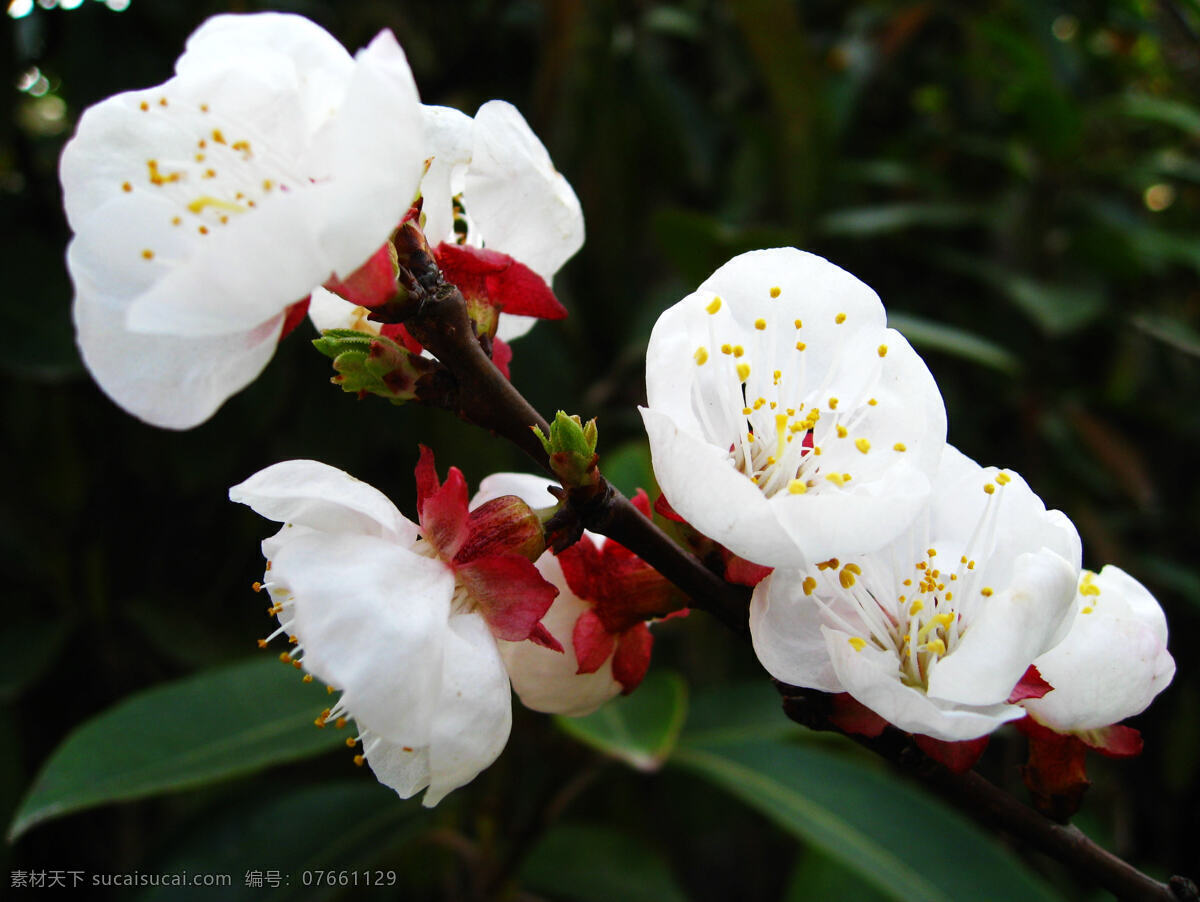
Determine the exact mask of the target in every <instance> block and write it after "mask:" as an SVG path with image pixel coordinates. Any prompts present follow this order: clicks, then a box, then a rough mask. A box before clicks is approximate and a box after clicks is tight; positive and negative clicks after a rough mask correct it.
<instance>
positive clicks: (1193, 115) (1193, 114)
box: [1112, 93, 1200, 136]
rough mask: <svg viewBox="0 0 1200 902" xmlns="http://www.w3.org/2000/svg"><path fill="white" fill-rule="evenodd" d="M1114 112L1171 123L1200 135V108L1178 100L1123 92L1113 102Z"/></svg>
mask: <svg viewBox="0 0 1200 902" xmlns="http://www.w3.org/2000/svg"><path fill="white" fill-rule="evenodd" d="M1112 110H1113V112H1114V113H1117V114H1118V115H1122V116H1129V117H1131V118H1134V119H1144V120H1147V121H1149V122H1157V123H1160V124H1162V125H1169V126H1172V127H1173V128H1177V129H1179V130H1180V131H1183V132H1186V133H1187V134H1189V135H1192V136H1197V135H1200V110H1197V109H1196V108H1195V107H1193V106H1189V105H1188V104H1186V103H1183V102H1181V101H1178V100H1170V99H1168V98H1166V97H1152V96H1150V95H1149V94H1135V93H1129V94H1123V95H1122V96H1121V97H1119V98H1118V99H1117V100H1116V101H1114V102H1113V103H1112Z"/></svg>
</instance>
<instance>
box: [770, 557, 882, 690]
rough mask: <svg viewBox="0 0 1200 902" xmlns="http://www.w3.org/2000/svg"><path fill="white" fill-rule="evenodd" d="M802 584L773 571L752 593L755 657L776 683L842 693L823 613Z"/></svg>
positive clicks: (800, 578) (789, 574) (788, 574)
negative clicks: (824, 628)
mask: <svg viewBox="0 0 1200 902" xmlns="http://www.w3.org/2000/svg"><path fill="white" fill-rule="evenodd" d="M803 578H804V574H803V573H802V572H799V573H797V572H791V571H786V570H775V571H774V572H772V573H771V575H770V576H768V577H767V578H766V579H764V580H762V581H761V582H759V584H758V585H757V586H755V587H754V596H753V598H752V600H751V602H750V638H751V639H752V640H753V642H754V653H755V654H756V655H758V660H759V662H760V663H761V664H762V666H763V667H765V668H766V670H767V673H769V674H771V676H773V677H775V679H777V680H782V681H783V682H785V683H790V684H791V685H793V686H803V687H805V688H808V689H820V690H821V691H822V692H845V691H846V690H845V687H843V686H842V683H841V681H840V680H839V679H838V676H837V672H836V671H835V670H834V669H833V662H832V661H830V659H829V653H828V651H827V650H826V645H825V637H824V635H823V634H822V632H821V628H822V624H823V623H824V618H823V617H822V612H821V609H820V608H819V607H818V604H817V601H816V599H815V598H813V597H812V596H811V595H807V594H805V592H804V589H803V587H802V581H803ZM894 666H895V665H894V663H893V667H894Z"/></svg>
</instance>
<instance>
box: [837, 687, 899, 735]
mask: <svg viewBox="0 0 1200 902" xmlns="http://www.w3.org/2000/svg"><path fill="white" fill-rule="evenodd" d="M829 722H830V723H832V724H833V725H834V726H835V727H837V728H838V729H839V730H842V731H843V732H845V733H850V734H851V735H854V736H867V737H870V738H872V739H873V738H875V737H876V736H878V735H879V734H880V733H882V732H883V731H884V728H885V727H887V725H888V722H887V721H886V720H884V719H883V718H882V717H880V716H879V715H878V714H876V713H875V712H874V711H872V710H871V709H870V708H868V707H867V706H866V705H864V704H863V703H862V702H860V701H859V700H858V699H856V698H855V697H854V696H853V695H851V694H850V693H849V692H839V693H838V694H837V695H835V696H833V711H832V712H831V713H830V715H829Z"/></svg>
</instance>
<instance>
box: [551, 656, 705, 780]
mask: <svg viewBox="0 0 1200 902" xmlns="http://www.w3.org/2000/svg"><path fill="white" fill-rule="evenodd" d="M687 706H688V703H687V684H686V683H685V682H684V681H683V678H682V677H681V676H679V674H677V673H674V672H672V671H658V672H654V673H651V674H650V675H649V676H647V677H646V679H645V680H644V681H643V682H642V685H640V686H638V688H637V690H636V691H635V692H633V693H632V694H630V695H628V696H625V697H624V698H618V699H615V700H613V701H611V702H609V703H608V704H606V705H604V706H603V707H602V708H601V709H600V710H599V711H596V712H595V713H593V714H588V715H587V716H585V717H556V718H555V721H556V722H557V723H558V725H559V727H561V728H562V730H563V731H564V732H566V733H567V734H569V735H570V736H573V737H574V738H576V739H578V740H579V741H580V742H583V743H585V744H587V745H590V746H592V748H595V749H599V750H600V751H602V752H604V753H605V754H606V755H611V756H612V757H614V758H617V759H619V760H621V761H624V762H625V763H626V764H628V765H629V766H630V767H633V768H636V769H637V770H643V771H654V770H658V768H660V767H662V765H663V762H664V761H666V760H667V758H668V756H670V754H671V751H672V749H674V748H675V743H676V742H677V741H678V739H679V731H680V729H681V728H682V727H683V722H684V720H685V719H686V718H687Z"/></svg>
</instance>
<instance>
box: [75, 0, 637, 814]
mask: <svg viewBox="0 0 1200 902" xmlns="http://www.w3.org/2000/svg"><path fill="white" fill-rule="evenodd" d="M60 175H61V180H62V185H63V194H64V198H65V204H66V210H67V218H68V221H69V223H70V225H71V228H72V230H73V231H74V233H75V237H74V239H73V240H72V242H71V246H70V249H69V253H68V265H69V268H70V271H71V276H72V279H73V281H74V284H75V303H74V317H75V323H76V329H77V338H78V343H79V346H80V349H81V351H82V353H83V357H84V360H85V362H86V364H87V366H88V368H89V369H90V371H91V373H92V375H93V376H94V377H95V379H96V381H97V382H98V383H99V385H100V387H101V388H102V389H103V390H104V391H105V392H106V393H107V394H108V395H109V396H110V397H111V398H112V399H113V400H114V401H116V402H117V403H118V404H119V405H121V406H122V407H124V408H125V409H126V410H128V411H129V412H130V413H133V414H134V415H136V416H138V417H139V418H141V419H143V420H145V421H146V422H148V423H151V424H153V425H157V426H164V427H168V428H179V429H183V428H190V427H192V426H195V425H197V424H199V423H201V422H203V421H204V420H206V419H208V418H209V417H210V416H211V415H212V414H213V413H214V412H215V411H216V410H217V408H218V407H219V406H220V405H221V404H222V403H224V401H225V400H226V399H227V398H228V397H229V396H231V395H232V394H233V393H235V392H237V391H239V390H240V389H241V388H243V387H244V386H245V385H247V384H248V383H250V382H251V381H253V379H254V378H255V377H256V376H257V375H258V374H259V373H260V372H261V371H262V369H263V368H264V367H265V366H266V365H267V363H268V361H269V360H270V358H271V356H272V354H273V353H274V350H275V347H276V345H277V344H278V342H279V341H280V339H281V338H282V337H283V336H284V335H286V334H287V333H288V331H290V330H291V329H292V328H293V327H294V326H295V325H296V324H297V323H298V322H299V321H301V320H302V319H303V318H304V316H305V313H306V312H307V313H308V314H309V316H310V318H311V320H312V322H313V324H314V325H315V326H316V327H317V328H318V329H322V330H323V329H330V328H352V329H359V330H363V331H367V332H373V333H377V332H378V331H379V329H378V327H377V326H376V325H375V324H373V323H371V322H368V321H367V314H368V313H369V311H367V310H365V309H364V308H363V307H361V306H357V305H356V304H355V303H353V302H352V301H350V300H346V299H343V297H340V296H338V295H337V294H334V293H333V292H332V291H329V290H326V288H325V287H323V286H325V285H329V286H331V287H333V288H335V289H338V290H341V291H343V292H344V293H346V294H354V293H355V291H356V290H357V289H359V288H360V287H362V286H366V287H367V289H368V290H370V291H378V290H379V289H380V287H381V282H382V283H383V284H382V289H383V290H384V291H385V292H386V291H387V290H388V289H387V283H388V282H389V281H390V280H393V279H394V276H393V275H392V274H391V272H390V265H389V264H388V253H387V251H388V247H387V245H388V243H389V240H390V238H391V235H392V233H393V231H394V230H395V229H396V228H397V226H398V225H399V224H401V222H402V221H403V220H404V219H405V218H406V216H408V215H410V213H411V211H412V210H413V209H414V205H415V204H416V203H417V202H419V203H420V207H419V209H420V216H421V219H420V224H421V226H422V228H423V231H424V235H425V240H426V241H427V242H428V244H429V245H430V247H431V248H433V249H434V253H435V255H437V254H439V252H444V253H447V254H448V253H449V252H450V251H449V250H446V249H447V248H449V249H450V250H453V249H455V248H465V249H466V250H468V251H473V252H476V253H477V254H479V255H482V256H481V259H482V260H483V261H484V262H485V265H486V266H489V267H491V268H492V270H496V269H498V268H504V267H509V266H515V267H518V268H520V269H521V270H522V272H524V271H526V270H527V271H528V272H529V273H532V274H533V276H532V277H533V278H535V279H538V280H540V281H541V282H544V283H545V286H546V290H547V292H548V290H549V286H550V283H551V280H552V278H553V276H554V274H555V273H556V272H557V271H558V269H559V268H560V267H561V266H562V264H563V263H564V262H566V260H567V259H569V258H570V257H571V256H572V255H573V254H574V253H575V252H576V251H577V250H578V249H579V247H580V246H581V245H582V243H583V215H582V211H581V209H580V205H579V201H578V200H577V199H576V197H575V194H574V192H573V191H572V190H571V187H570V185H569V184H568V183H567V181H566V179H565V178H563V176H562V175H560V174H559V173H558V172H557V171H556V170H555V169H554V166H553V164H552V163H551V161H550V157H549V154H548V153H547V152H546V149H545V147H543V146H542V144H541V142H540V141H539V140H538V139H537V137H536V136H535V135H534V134H533V132H532V131H531V130H530V128H529V126H528V125H527V124H526V122H525V120H524V119H523V118H522V117H521V114H520V113H519V112H518V111H517V109H516V108H515V107H513V106H512V105H511V104H508V103H505V102H503V101H499V100H495V101H490V102H488V103H486V104H484V105H483V106H482V107H480V109H479V110H478V112H477V113H476V115H475V116H474V117H473V118H472V117H470V116H467V115H465V114H464V113H461V112H459V111H458V110H454V109H450V108H447V107H439V106H425V105H422V104H421V102H420V100H419V98H418V94H417V89H416V85H415V83H414V81H413V77H412V73H411V72H410V70H409V66H408V62H407V60H406V59H405V56H404V52H403V50H402V49H401V48H400V46H399V44H398V43H397V41H396V39H395V37H394V36H393V35H392V34H391V32H388V31H384V32H382V33H380V34H379V35H378V36H377V37H376V38H375V39H374V40H373V41H372V42H371V43H370V45H369V46H368V47H367V48H365V49H364V50H362V51H360V52H359V53H358V55H357V56H355V57H351V56H350V55H349V54H348V53H347V52H346V51H345V49H343V48H342V46H341V45H340V44H339V43H338V42H337V41H336V40H335V39H334V38H333V37H331V36H330V35H329V34H328V33H326V32H325V31H324V30H323V29H321V28H320V27H319V26H317V25H315V24H313V23H312V22H310V21H308V20H307V19H304V18H302V17H299V16H294V15H286V14H276V13H263V14H256V15H223V16H216V17H214V18H212V19H209V20H208V21H207V22H205V23H204V24H203V25H202V26H201V27H200V28H199V29H198V30H197V31H196V32H195V33H194V34H193V35H192V36H191V38H190V39H189V40H188V42H187V47H186V50H185V52H184V54H183V56H181V57H180V59H179V60H178V62H177V64H176V74H175V76H174V77H173V78H171V79H170V80H169V81H167V82H165V83H164V84H162V85H159V86H157V87H154V88H148V89H145V90H139V91H132V92H129V93H125V94H121V95H118V96H115V97H111V98H109V99H108V100H105V101H104V102H102V103H100V104H98V105H96V106H95V107H92V108H91V109H89V110H87V111H86V112H85V113H84V114H83V116H82V117H81V119H80V122H79V126H78V129H77V132H76V134H75V136H74V137H73V138H72V139H71V141H69V142H68V144H67V146H66V149H65V150H64V153H63V157H62V163H61V172H60ZM114 223H119V224H120V228H114V227H113V224H114ZM381 261H382V264H381ZM497 261H499V262H497ZM380 273H382V277H381V276H380ZM525 284H528V283H525ZM485 290H486V289H485ZM465 292H466V289H465V288H464V293H465ZM555 303H557V302H555ZM514 306H515V305H514ZM496 319H497V320H498V322H494V323H493V326H494V327H495V333H496V334H495V337H496V338H497V339H500V340H505V339H512V338H516V337H519V336H520V335H523V334H524V333H525V332H527V331H528V330H529V328H530V327H531V326H532V324H533V322H534V319H533V318H532V317H530V316H521V315H514V314H511V313H510V314H506V313H504V311H503V310H502V309H498V312H497V317H496ZM417 475H418V484H419V492H418V494H419V497H420V499H421V509H420V514H421V516H420V524H419V525H418V524H415V523H412V522H411V521H409V520H407V519H405V518H404V517H403V515H401V514H400V513H399V512H398V511H397V510H396V508H395V507H394V506H393V505H392V504H391V502H390V501H388V500H387V498H386V497H384V496H383V495H382V494H381V493H380V492H378V491H377V490H376V489H374V488H372V487H370V486H368V485H366V484H364V483H362V482H359V481H358V480H355V479H353V477H351V476H349V475H348V474H346V473H343V472H342V471H340V470H336V469H334V468H332V467H328V466H326V465H324V464H321V463H317V462H315V461H289V462H286V463H282V464H277V465H275V466H273V467H269V468H267V469H266V470H263V471H262V472H260V473H258V474H256V475H255V476H253V477H251V478H250V479H248V480H246V481H245V482H244V483H242V484H241V485H238V486H236V487H234V488H233V489H232V490H231V491H230V496H231V498H232V499H233V500H235V501H239V502H242V503H244V504H247V505H249V506H250V507H252V508H253V509H254V510H256V511H257V512H258V513H260V514H262V515H263V516H265V517H268V518H270V519H274V520H277V521H279V522H282V523H283V524H284V526H283V528H282V529H281V530H280V531H279V532H278V533H277V534H276V535H275V536H274V537H272V538H270V539H267V540H266V541H265V542H264V543H263V553H264V555H265V557H266V558H267V561H268V564H267V568H268V569H267V574H266V576H265V578H264V580H263V583H262V585H263V587H265V588H266V589H267V590H268V592H269V593H270V596H271V599H272V606H271V612H272V613H273V614H274V615H275V616H276V617H277V618H278V623H279V628H278V629H277V630H276V631H275V633H274V634H273V636H272V637H271V638H274V637H275V636H286V637H287V638H288V639H289V641H290V643H291V645H290V648H289V651H287V652H285V653H284V654H283V657H285V658H286V659H287V660H288V661H291V662H293V663H295V664H296V665H297V666H300V667H302V668H303V669H304V670H305V671H306V672H307V673H308V674H309V675H310V676H309V677H308V678H309V679H311V678H313V677H316V678H319V679H321V680H323V681H325V682H326V683H327V684H328V685H329V686H331V687H335V688H336V689H338V690H340V691H341V695H340V697H339V700H338V702H337V704H336V705H335V706H334V707H333V708H332V709H331V710H329V711H327V712H325V713H324V714H323V715H322V716H321V717H320V718H319V721H320V722H321V723H322V724H324V723H325V722H326V721H328V722H330V723H337V724H338V725H341V726H345V725H347V724H348V723H349V722H350V721H351V720H353V721H354V723H355V726H356V735H355V736H353V737H351V740H352V744H357V743H358V742H361V743H362V754H361V757H360V758H359V761H360V763H369V764H370V766H371V768H372V769H373V770H374V772H375V773H376V775H377V776H378V777H379V779H380V780H381V781H382V782H384V783H386V784H387V785H389V786H392V787H393V788H395V789H396V791H397V792H399V793H400V795H402V796H404V797H408V796H411V795H413V794H415V793H417V792H419V791H421V790H422V789H426V790H427V791H426V793H425V796H424V802H425V804H426V805H433V804H436V803H437V802H438V801H439V800H440V799H441V798H442V797H443V796H444V795H445V794H446V793H447V792H449V791H450V790H452V789H454V788H455V787H457V786H461V785H462V784H464V783H466V782H468V781H469V780H471V779H473V778H474V776H475V775H476V774H477V773H478V772H479V771H480V770H482V769H483V768H484V767H486V766H487V765H488V764H490V763H491V761H492V760H494V759H495V757H496V756H497V755H498V754H499V753H500V751H501V750H502V749H503V747H504V745H505V742H506V741H507V737H508V731H509V726H510V722H511V710H510V702H509V696H510V689H509V675H510V672H511V673H512V675H513V680H514V682H515V684H516V687H517V691H518V692H519V693H521V694H522V696H525V695H526V694H527V693H528V695H529V700H530V704H531V705H532V706H534V707H537V708H538V709H539V710H544V711H552V712H564V713H571V714H581V713H586V712H587V711H589V710H592V709H594V708H595V707H597V706H598V705H600V704H601V703H602V702H603V701H605V700H607V699H608V698H611V697H612V696H613V695H615V694H616V693H617V692H618V691H620V689H621V685H620V683H618V682H617V681H616V680H615V679H614V678H613V675H612V668H611V663H610V664H608V665H607V666H606V667H605V668H599V669H598V670H597V671H596V672H591V673H587V674H579V675H577V674H576V672H575V671H576V670H577V669H578V666H577V662H576V660H575V656H574V652H573V651H571V650H570V648H569V644H570V643H569V639H570V635H569V629H570V627H569V626H567V627H565V629H566V637H565V638H566V639H567V640H568V649H566V650H564V649H563V647H562V644H561V643H560V641H559V640H558V639H556V638H555V636H554V634H553V633H554V629H555V624H559V623H560V622H561V624H564V625H565V624H566V623H567V619H569V618H570V613H571V611H573V610H576V609H577V608H578V607H579V606H580V605H583V604H584V602H583V601H582V600H580V599H578V598H577V597H575V596H574V595H572V594H571V592H570V590H569V588H568V587H567V585H566V583H565V581H564V580H563V577H562V572H561V569H557V565H556V562H555V561H554V559H553V557H552V556H550V555H544V556H543V557H544V560H543V561H541V562H539V564H538V568H540V569H541V573H539V570H538V569H535V567H534V566H533V564H532V563H531V561H530V560H529V559H528V558H529V557H534V558H536V557H537V556H538V555H539V554H540V553H541V551H542V547H543V546H542V545H541V542H542V539H541V527H540V525H536V520H535V521H534V524H535V526H536V533H537V538H536V541H535V540H533V539H532V538H530V534H529V531H530V530H532V529H533V528H534V527H530V526H529V523H528V519H527V517H525V516H524V515H525V514H528V512H529V507H528V506H526V505H525V504H524V502H521V501H519V500H517V499H516V497H515V496H526V497H529V498H530V501H531V502H532V503H533V504H534V506H547V505H549V504H551V503H552V502H553V499H552V498H551V497H550V496H549V495H547V494H546V492H545V485H546V481H545V480H538V481H535V482H531V481H530V478H528V477H511V478H510V477H506V476H499V477H494V478H493V480H492V481H491V483H490V489H491V491H489V486H485V493H484V494H481V496H480V497H478V498H476V499H475V500H474V501H473V502H472V503H471V505H470V512H469V511H468V505H467V499H466V494H465V491H466V489H465V483H464V482H463V481H462V477H461V474H459V473H458V472H457V471H455V470H452V471H451V476H450V478H449V479H448V480H447V482H446V484H445V485H444V486H442V485H439V484H438V481H437V478H436V474H435V473H434V472H433V462H432V457H431V456H428V457H427V456H426V455H424V454H423V456H422V462H421V464H420V465H419V466H418V471H417ZM506 480H507V482H506ZM497 486H507V488H506V490H505V491H504V492H496V491H494V489H495V488H496V487H497ZM500 495H505V496H506V497H507V499H508V500H507V501H505V500H503V499H501V498H500ZM534 495H536V496H537V497H536V499H535V498H534V497H533V496H534ZM514 501H516V506H514V505H513V504H512V503H511V502H514ZM522 524H524V525H522ZM522 530H525V531H524V532H523V531H522ZM542 574H545V576H543V575H542ZM556 596H557V597H558V598H559V602H558V604H557V605H555V607H554V609H553V611H549V612H548V609H549V608H550V605H551V602H552V601H553V600H554V598H555V597H556ZM564 610H565V611H566V612H567V613H566V614H565V615H564V614H563V613H562V612H563V611H564ZM543 616H545V617H546V620H547V623H548V624H549V625H550V627H549V628H547V626H546V625H543V624H542V623H541V619H542V617H543ZM564 618H566V619H564ZM558 631H559V632H562V631H563V630H562V629H559V630H558ZM266 641H267V640H263V642H262V644H263V645H265V644H266ZM526 648H536V650H537V652H544V656H543V655H541V654H535V655H533V656H530V655H529V654H527V652H526V651H525V649H526ZM506 660H507V661H508V662H509V663H508V665H507V666H506V664H505V661H506ZM526 661H528V662H529V663H528V664H525V663H523V662H526ZM547 662H552V663H547ZM560 662H561V663H560Z"/></svg>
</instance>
